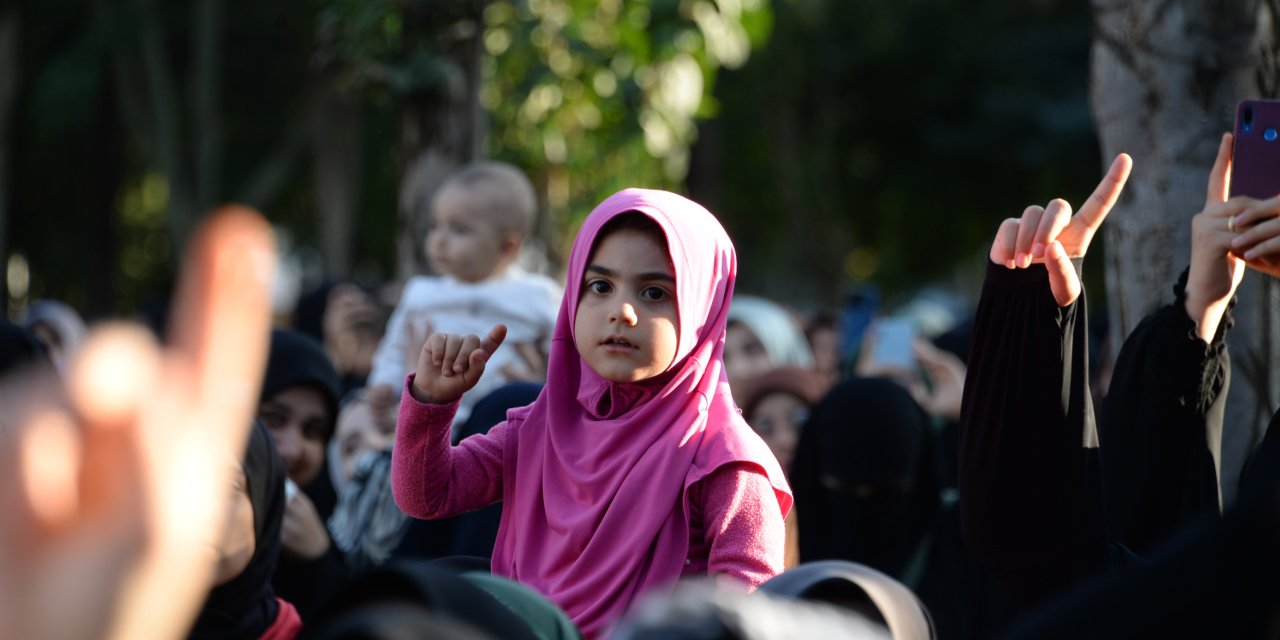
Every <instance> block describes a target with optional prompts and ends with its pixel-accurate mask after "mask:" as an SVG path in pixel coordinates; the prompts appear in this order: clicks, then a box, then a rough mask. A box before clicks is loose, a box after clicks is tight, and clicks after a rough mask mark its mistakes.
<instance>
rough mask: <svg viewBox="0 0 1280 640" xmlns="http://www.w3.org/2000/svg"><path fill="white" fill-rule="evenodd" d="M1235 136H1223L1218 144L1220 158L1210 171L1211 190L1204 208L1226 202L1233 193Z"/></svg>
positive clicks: (1206, 194)
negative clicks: (1232, 161) (1232, 164)
mask: <svg viewBox="0 0 1280 640" xmlns="http://www.w3.org/2000/svg"><path fill="white" fill-rule="evenodd" d="M1234 141H1235V136H1233V135H1231V134H1230V133H1224V134H1222V141H1221V142H1219V143H1218V157H1217V158H1216V159H1215V160H1214V161H1213V169H1210V170H1209V188H1208V190H1207V191H1206V192H1205V197H1204V206H1205V207H1208V206H1209V205H1211V204H1218V203H1221V202H1226V201H1227V197H1228V195H1229V193H1230V191H1231V153H1232V143H1233V142H1234Z"/></svg>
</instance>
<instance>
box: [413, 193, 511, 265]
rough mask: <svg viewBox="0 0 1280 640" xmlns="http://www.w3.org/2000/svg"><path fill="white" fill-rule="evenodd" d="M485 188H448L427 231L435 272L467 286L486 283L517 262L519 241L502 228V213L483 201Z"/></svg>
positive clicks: (429, 258) (429, 252)
mask: <svg viewBox="0 0 1280 640" xmlns="http://www.w3.org/2000/svg"><path fill="white" fill-rule="evenodd" d="M485 188H486V187H484V186H482V185H475V186H461V185H457V184H450V185H446V186H445V187H444V188H443V189H441V190H440V192H439V194H437V195H436V198H435V203H434V207H433V208H432V211H431V226H430V228H429V230H428V231H427V239H426V246H425V250H426V254H427V259H428V260H429V261H430V263H431V268H432V269H433V270H434V271H435V272H436V273H439V274H441V275H451V276H453V277H455V278H457V279H459V280H462V281H463V282H482V281H484V280H488V279H489V278H492V277H493V276H495V275H497V274H498V273H500V272H501V271H502V270H503V269H505V268H506V267H507V265H508V264H510V263H511V261H512V260H513V259H514V258H515V255H516V252H517V251H518V250H519V248H520V240H519V237H518V236H516V235H515V234H513V233H512V232H510V231H508V230H506V228H505V226H504V225H503V224H501V223H502V222H503V221H502V220H501V219H500V217H501V213H500V212H495V211H492V210H491V209H492V207H490V206H488V203H487V202H486V201H485V200H486V199H485V198H483V197H482V196H483V195H484V194H483V190H484V189H485Z"/></svg>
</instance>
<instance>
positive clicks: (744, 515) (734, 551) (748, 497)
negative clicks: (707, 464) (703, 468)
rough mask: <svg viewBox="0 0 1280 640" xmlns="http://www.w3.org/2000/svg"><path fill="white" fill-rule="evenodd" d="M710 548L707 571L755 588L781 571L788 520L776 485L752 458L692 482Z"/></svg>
mask: <svg viewBox="0 0 1280 640" xmlns="http://www.w3.org/2000/svg"><path fill="white" fill-rule="evenodd" d="M693 489H694V495H693V498H694V499H697V500H699V501H700V502H701V512H702V516H703V521H704V524H705V526H706V529H705V531H706V544H707V547H708V548H710V550H711V551H710V554H709V557H708V560H707V573H708V574H710V575H713V576H726V577H730V578H734V579H736V580H738V581H740V582H744V583H746V584H747V585H748V586H750V587H751V588H753V589H754V588H756V587H758V586H760V585H761V584H763V583H764V581H766V580H768V579H769V578H772V577H773V576H775V575H777V574H778V573H781V572H782V568H783V557H784V556H785V554H786V525H785V524H784V522H783V518H782V509H781V508H779V506H778V499H777V497H776V496H775V495H774V492H773V485H771V484H769V478H768V477H766V476H765V475H764V473H763V472H761V470H760V468H759V467H757V466H755V465H753V464H748V463H739V464H729V465H725V466H723V467H720V468H719V469H716V470H715V471H713V472H712V473H711V475H709V476H707V477H706V478H703V479H702V480H701V481H699V482H698V484H697V486H695V487H693Z"/></svg>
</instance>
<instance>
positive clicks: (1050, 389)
mask: <svg viewBox="0 0 1280 640" xmlns="http://www.w3.org/2000/svg"><path fill="white" fill-rule="evenodd" d="M1077 268H1078V266H1077ZM1086 339H1087V335H1086V323H1085V299H1084V295H1083V292H1081V293H1080V295H1079V296H1078V297H1076V298H1075V300H1074V302H1071V303H1070V304H1067V305H1066V306H1062V307H1060V306H1058V303H1057V301H1056V300H1055V297H1054V293H1053V292H1052V291H1051V289H1050V286H1049V277H1048V273H1047V271H1046V270H1045V268H1044V267H1043V266H1042V265H1031V266H1029V267H1027V268H1023V269H1008V268H1006V267H1004V266H1002V265H999V264H995V263H989V266H988V270H987V279H986V282H985V284H984V285H983V291H982V298H981V300H980V302H979V305H978V310H977V315H976V318H975V326H974V337H973V347H972V351H971V354H970V359H969V372H968V376H967V378H966V381H965V390H964V404H963V409H962V411H961V416H960V460H959V479H960V503H959V505H960V509H961V526H962V531H963V535H964V538H965V541H966V544H967V545H968V546H969V548H970V550H971V551H972V552H973V553H974V554H975V555H976V556H978V557H979V558H980V559H981V560H982V561H983V562H984V563H985V564H986V565H987V566H988V568H990V569H991V571H992V573H993V574H995V575H996V576H997V577H998V578H999V579H1000V580H1001V581H1003V582H1004V583H1005V585H1006V587H1007V588H1008V589H1009V591H1010V593H1011V594H1013V595H1014V597H1015V599H1017V600H1019V601H1020V604H1023V605H1026V604H1030V603H1034V602H1037V601H1040V600H1042V599H1043V598H1044V597H1046V596H1048V595H1050V594H1052V593H1054V592H1056V591H1058V590H1060V589H1062V588H1063V587H1065V586H1067V585H1069V584H1071V583H1073V582H1075V581H1077V580H1079V579H1081V578H1083V577H1085V576H1087V575H1089V574H1091V573H1093V572H1095V571H1097V570H1099V569H1101V568H1102V567H1103V566H1104V564H1105V558H1106V544H1105V541H1104V538H1103V530H1102V522H1101V517H1100V505H1099V500H1098V496H1097V468H1096V466H1097V458H1096V448H1095V446H1096V444H1095V443H1096V432H1095V429H1094V423H1093V410H1092V402H1091V399H1090V396H1089V387H1088V357H1087V345H1086Z"/></svg>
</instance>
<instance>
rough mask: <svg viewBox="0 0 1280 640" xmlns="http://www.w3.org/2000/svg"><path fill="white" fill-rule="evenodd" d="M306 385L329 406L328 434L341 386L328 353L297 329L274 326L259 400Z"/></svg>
mask: <svg viewBox="0 0 1280 640" xmlns="http://www.w3.org/2000/svg"><path fill="white" fill-rule="evenodd" d="M296 385H305V386H308V387H311V388H313V389H315V390H316V391H319V392H320V394H321V395H322V396H324V401H325V404H326V406H327V407H328V408H329V417H330V421H329V435H330V436H332V435H333V427H334V425H335V424H337V422H338V400H339V398H341V397H342V385H341V383H340V381H339V379H338V372H337V371H336V370H335V369H334V368H333V363H332V362H330V361H329V355H328V354H327V353H325V351H324V347H323V346H321V344H320V343H319V342H316V341H315V340H313V339H311V338H309V337H307V336H306V335H304V334H302V333H299V332H297V331H290V330H288V329H275V330H274V331H272V332H271V353H270V355H268V356H267V374H266V376H265V377H264V378H263V380H262V400H263V401H266V400H267V399H268V398H270V397H271V396H274V395H275V394H277V393H279V392H280V391H282V390H284V389H286V388H288V387H292V386H296Z"/></svg>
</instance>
